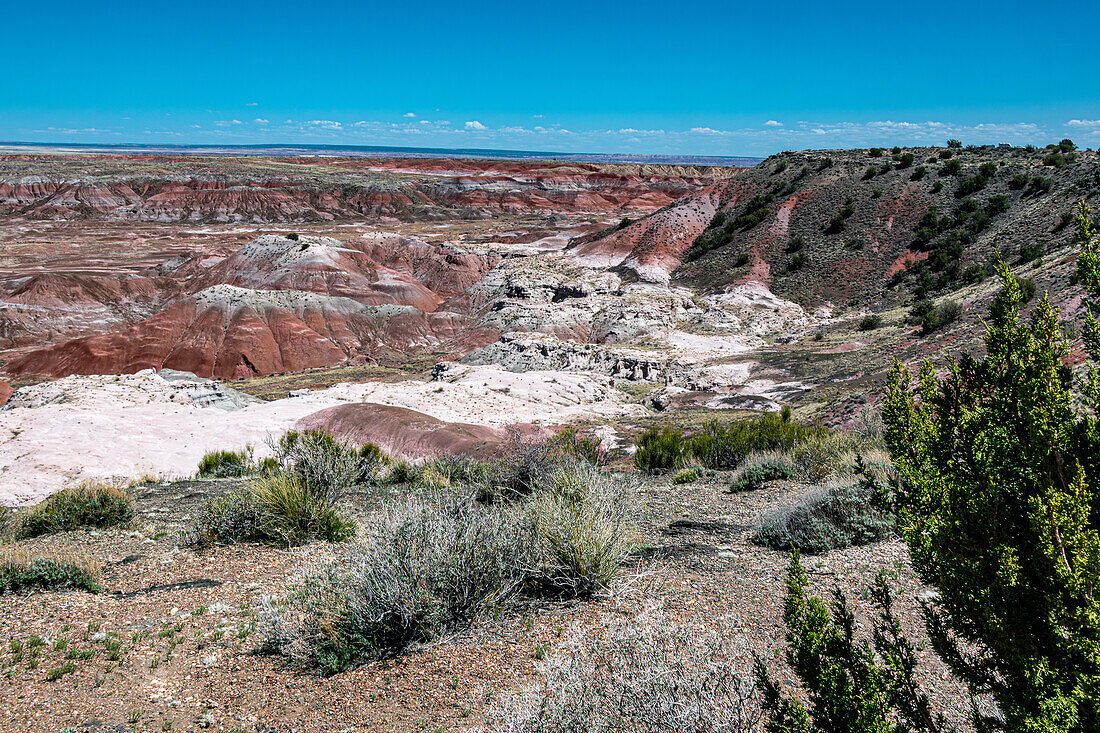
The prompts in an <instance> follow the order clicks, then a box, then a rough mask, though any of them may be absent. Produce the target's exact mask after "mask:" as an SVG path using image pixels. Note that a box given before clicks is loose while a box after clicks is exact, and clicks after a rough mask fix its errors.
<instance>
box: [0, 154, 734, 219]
mask: <svg viewBox="0 0 1100 733" xmlns="http://www.w3.org/2000/svg"><path fill="white" fill-rule="evenodd" d="M17 158H18V168H19V172H20V174H21V175H19V176H18V177H14V176H13V177H11V178H9V179H8V180H6V181H5V180H3V179H0V214H3V213H8V214H18V215H20V216H24V217H27V218H44V219H78V218H106V219H111V220H121V221H161V222H171V221H194V222H200V221H201V222H245V221H249V222H303V221H326V220H334V219H348V218H362V217H363V216H370V217H380V216H393V217H398V218H401V219H405V220H413V219H437V218H455V217H456V216H460V215H461V216H469V215H474V216H497V215H499V214H501V213H538V212H542V211H550V210H552V211H563V212H595V213H600V212H616V211H624V212H625V211H634V212H646V211H654V210H656V209H658V208H660V207H662V206H665V205H667V204H669V203H671V202H673V201H675V200H677V199H679V198H681V197H683V196H685V195H687V194H690V193H692V192H694V191H697V190H699V188H700V187H702V186H705V185H707V184H708V183H711V182H712V181H713V180H715V179H716V178H722V177H726V176H728V175H729V174H730V173H731V172H732V170H733V169H720V168H696V167H691V166H686V167H684V166H647V165H631V166H606V165H596V164H583V163H570V162H564V161H562V162H545V161H485V160H474V161H470V160H464V161H455V160H426V159H412V160H401V159H385V160H380V159H371V158H351V159H336V158H324V159H309V158H287V159H282V160H280V161H279V162H280V163H281V167H280V169H279V171H280V172H275V171H273V170H270V169H263V168H262V167H257V166H250V165H248V164H245V163H242V162H239V161H236V160H234V159H232V158H182V159H174V158H170V157H167V156H110V157H101V156H74V157H68V156H51V157H49V158H45V157H43V158H38V157H35V156H0V164H3V163H8V164H11V163H12V162H13V161H16V159H17ZM136 160H141V161H143V162H145V161H156V162H157V163H160V164H161V165H163V167H164V169H165V170H173V171H180V173H179V174H176V175H169V174H167V173H165V174H164V175H163V176H161V177H157V176H155V175H150V174H147V173H145V174H141V175H139V174H135V173H134V172H133V170H134V161H136ZM43 161H46V162H43ZM74 162H78V163H79V165H78V166H76V171H78V173H77V172H75V171H74V173H73V175H71V176H66V174H65V173H66V168H65V165H66V164H70V165H71V164H73V163H74ZM51 163H52V166H51V165H50V164H51ZM32 164H37V165H38V168H33V169H35V170H38V169H42V170H43V171H46V172H48V173H49V174H50V175H49V176H48V178H47V177H44V178H42V179H40V180H37V181H34V182H29V183H28V182H25V181H26V179H27V176H25V175H22V174H23V173H25V171H26V170H31V169H32ZM314 169H321V170H314ZM365 171H385V172H386V173H376V174H374V176H373V177H369V176H365V175H364V172H365ZM390 171H393V172H395V173H401V174H402V175H401V176H394V175H393V174H392V173H389V172H390ZM188 176H191V177H188ZM387 176H390V177H387ZM89 179H91V180H92V181H94V182H88V181H89Z"/></svg>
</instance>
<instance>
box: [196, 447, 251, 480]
mask: <svg viewBox="0 0 1100 733" xmlns="http://www.w3.org/2000/svg"><path fill="white" fill-rule="evenodd" d="M255 471H256V466H255V465H254V464H253V462H252V448H251V446H249V447H246V448H245V449H244V450H241V451H229V450H216V451H211V452H209V453H207V454H206V455H204V456H203V457H202V460H201V461H199V470H198V477H199V478H234V477H237V476H247V475H248V474H250V473H254V472H255Z"/></svg>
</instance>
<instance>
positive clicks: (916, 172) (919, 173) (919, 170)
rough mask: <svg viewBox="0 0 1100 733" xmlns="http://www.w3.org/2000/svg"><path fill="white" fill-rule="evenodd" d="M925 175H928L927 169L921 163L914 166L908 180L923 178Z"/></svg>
mask: <svg viewBox="0 0 1100 733" xmlns="http://www.w3.org/2000/svg"><path fill="white" fill-rule="evenodd" d="M926 175H928V169H927V168H925V167H924V166H923V165H918V166H917V167H916V168H914V169H913V174H912V175H911V176H909V180H911V181H920V180H923V179H924V177H925V176H926Z"/></svg>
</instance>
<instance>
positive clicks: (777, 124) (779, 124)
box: [764, 120, 783, 127]
mask: <svg viewBox="0 0 1100 733" xmlns="http://www.w3.org/2000/svg"><path fill="white" fill-rule="evenodd" d="M764 125H765V126H767V127H783V123H782V122H780V121H779V120H768V121H767V122H765V123H764Z"/></svg>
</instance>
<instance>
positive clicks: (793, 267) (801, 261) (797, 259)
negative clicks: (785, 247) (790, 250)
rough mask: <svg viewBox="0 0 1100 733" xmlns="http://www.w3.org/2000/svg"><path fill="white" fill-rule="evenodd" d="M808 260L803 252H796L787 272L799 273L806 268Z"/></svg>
mask: <svg viewBox="0 0 1100 733" xmlns="http://www.w3.org/2000/svg"><path fill="white" fill-rule="evenodd" d="M807 261H808V258H807V257H806V255H805V253H803V252H795V253H794V254H793V255H791V259H790V260H789V261H788V262H787V272H798V271H799V270H801V269H802V268H803V267H805V266H806V262H807Z"/></svg>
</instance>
